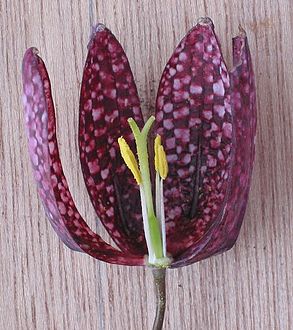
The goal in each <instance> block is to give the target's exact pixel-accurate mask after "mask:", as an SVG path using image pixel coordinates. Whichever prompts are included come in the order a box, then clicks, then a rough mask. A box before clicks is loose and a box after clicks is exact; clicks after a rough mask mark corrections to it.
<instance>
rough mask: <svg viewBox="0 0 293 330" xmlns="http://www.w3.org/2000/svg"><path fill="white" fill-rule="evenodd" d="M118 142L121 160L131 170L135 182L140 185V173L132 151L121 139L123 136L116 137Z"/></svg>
mask: <svg viewBox="0 0 293 330" xmlns="http://www.w3.org/2000/svg"><path fill="white" fill-rule="evenodd" d="M118 144H119V147H120V152H121V156H122V158H123V160H124V161H125V164H126V165H127V167H128V168H129V169H130V171H131V172H132V174H133V176H134V178H135V180H136V182H137V184H138V185H140V184H141V183H142V180H141V174H140V171H139V169H138V164H137V160H136V158H135V156H134V154H133V152H132V151H131V149H130V147H129V145H128V144H127V142H126V141H125V140H124V139H123V137H120V138H119V139H118Z"/></svg>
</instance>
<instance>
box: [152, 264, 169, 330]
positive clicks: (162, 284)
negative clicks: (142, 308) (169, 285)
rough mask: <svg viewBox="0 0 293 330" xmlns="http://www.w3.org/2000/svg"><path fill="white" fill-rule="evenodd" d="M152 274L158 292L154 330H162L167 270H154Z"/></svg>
mask: <svg viewBox="0 0 293 330" xmlns="http://www.w3.org/2000/svg"><path fill="white" fill-rule="evenodd" d="M152 273H153V277H154V284H155V290H156V317H155V321H154V324H153V330H161V329H162V327H163V323H164V316H165V309H166V269H165V268H153V270H152Z"/></svg>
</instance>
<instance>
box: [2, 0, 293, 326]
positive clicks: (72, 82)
mask: <svg viewBox="0 0 293 330" xmlns="http://www.w3.org/2000/svg"><path fill="white" fill-rule="evenodd" d="M290 3H291V0H230V1H229V0H226V1H218V0H205V1H204V0H201V1H199V0H180V1H179V0H177V1H176V0H172V1H163V0H161V1H160V0H158V1H156V0H143V1H135V0H104V1H103V0H97V1H96V4H95V5H94V17H95V19H96V18H97V19H98V20H99V21H101V22H104V23H105V24H106V25H107V26H108V27H109V28H110V29H111V30H112V31H113V32H114V33H115V34H116V36H117V37H118V39H119V40H120V41H121V43H122V44H123V46H124V47H125V50H126V52H127V54H128V56H129V60H130V63H131V66H132V68H133V71H134V75H135V78H136V81H137V85H138V89H139V94H140V97H141V100H142V104H143V109H144V113H145V114H146V115H147V114H149V113H151V112H152V111H153V107H154V100H155V95H156V89H157V86H158V82H159V79H160V74H161V72H162V70H163V67H164V65H165V63H166V61H167V59H168V58H169V56H170V55H171V53H172V51H173V49H174V47H175V45H176V44H177V43H178V42H179V40H180V39H181V38H182V37H183V35H184V34H185V32H186V31H187V30H189V29H190V28H191V27H192V25H193V24H194V23H195V21H196V19H197V18H198V17H200V16H204V15H208V16H211V17H212V18H213V19H214V22H215V26H216V30H217V32H218V34H219V37H220V39H221V40H222V46H223V52H224V54H225V55H226V56H227V58H228V64H231V37H232V36H233V35H234V34H235V33H237V27H238V23H241V24H242V25H243V26H244V27H245V29H246V30H247V33H248V37H249V41H250V45H251V50H252V54H253V59H254V64H255V71H256V78H257V89H258V137H257V156H256V163H255V168H254V176H253V182H252V189H251V194H250V202H249V205H248V209H247V212H246V217H245V222H244V225H243V228H242V230H241V234H240V237H239V240H238V242H237V244H236V247H235V248H233V249H232V250H231V251H229V252H227V253H225V254H223V255H220V256H216V257H213V258H211V259H209V260H205V261H203V262H200V263H198V264H195V265H193V266H189V267H187V268H182V269H179V270H173V271H169V272H168V307H167V315H166V322H165V329H201V330H206V329H207V330H209V329H211V330H218V329H228V330H230V329H243V330H249V329H257V330H258V329H266V330H267V329H278V330H279V329H280V330H286V329H293V315H292V314H293V298H292V297H293V274H292V273H293V272H292V270H293V252H292V251H293V174H292V170H293V127H292V126H293V109H292V105H293V56H292V51H293V37H292V35H293V11H292V4H291V6H290ZM88 36H89V11H88V2H87V1H77V0H73V1H69V0H66V1H65V0H64V1H61V0H59V1H58V0H52V1H32V0H30V1H21V0H1V1H0V46H1V47H0V75H1V79H0V91H1V95H0V98H1V99H0V110H1V122H0V133H1V136H0V155H1V184H0V189H1V194H0V200H1V222H0V264H1V269H0V329H29V330H30V329H40V330H43V329H50V330H51V329H58V330H59V329H60V330H63V329H82V330H86V329H101V330H102V329H114V330H115V329H150V328H151V324H152V322H153V317H154V305H153V304H154V294H153V284H152V277H151V274H150V270H148V269H143V268H130V267H119V266H111V265H106V264H104V263H101V262H97V261H96V260H93V259H91V258H90V257H88V256H86V255H83V254H79V253H73V252H71V251H70V250H69V249H67V248H66V247H65V246H63V245H62V244H61V243H60V242H59V241H58V239H57V236H56V235H55V234H54V233H53V230H52V228H51V227H50V225H49V224H48V222H47V221H46V219H45V215H44V211H43V209H42V207H41V205H40V203H39V201H38V198H37V196H36V187H35V185H34V182H33V178H32V173H31V169H30V163H29V160H28V155H27V152H26V151H27V144H26V137H25V134H24V125H23V112H22V105H21V102H20V99H21V60H22V56H23V53H24V51H25V49H26V48H27V47H30V46H33V45H34V46H36V47H38V48H39V50H40V54H41V56H42V57H43V58H44V60H45V62H46V64H47V68H48V70H49V72H50V76H51V81H52V85H53V95H54V98H55V103H56V111H57V119H58V137H59V141H60V148H61V156H62V160H63V164H64V168H65V172H66V175H67V177H68V181H69V184H70V188H71V190H72V193H73V196H74V198H75V201H76V203H77V205H78V208H79V210H80V211H81V214H82V215H84V216H85V218H86V219H88V222H89V223H90V225H91V226H92V227H94V226H95V225H96V224H95V216H94V212H93V209H92V207H91V205H90V201H89V198H88V196H87V194H86V189H85V186H84V183H83V179H82V174H81V170H80V165H79V159H78V148H77V126H78V102H79V87H80V82H81V76H82V69H83V64H84V61H85V56H86V46H87V42H88ZM97 229H98V230H99V232H103V229H102V228H101V225H98V228H97Z"/></svg>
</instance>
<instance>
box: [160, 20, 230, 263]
mask: <svg viewBox="0 0 293 330" xmlns="http://www.w3.org/2000/svg"><path fill="white" fill-rule="evenodd" d="M229 93H230V79H229V74H228V73H227V68H226V65H225V63H224V60H223V57H222V54H221V50H220V46H219V43H218V41H217V37H216V35H215V33H214V29H213V24H212V22H211V21H210V20H209V19H202V20H201V22H199V23H198V24H197V25H196V26H195V27H194V28H193V29H192V30H191V31H190V32H189V33H188V34H187V35H186V36H185V37H184V39H183V40H182V41H181V42H180V44H179V45H178V47H177V48H176V50H175V52H174V54H173V55H172V57H171V58H170V60H169V62H168V64H167V66H166V68H165V70H164V72H163V76H162V79H161V82H160V86H159V91H158V98H157V112H156V119H157V122H158V127H157V133H158V134H160V135H161V136H162V140H163V144H164V146H165V148H166V154H167V159H168V164H169V174H168V177H167V179H166V180H165V183H164V199H165V210H166V230H167V250H168V252H170V253H171V254H172V256H173V257H175V259H176V256H178V255H180V254H181V253H183V252H184V251H186V250H187V249H188V248H189V247H191V246H193V245H194V243H195V242H198V241H199V240H200V239H201V238H202V237H204V236H205V234H206V233H207V232H208V231H209V230H210V228H211V227H212V226H214V224H215V219H217V217H218V215H219V214H220V213H221V212H222V210H223V202H224V199H225V196H226V194H227V189H228V173H229V169H230V167H231V147H232V134H233V131H232V116H231V106H230V94H229Z"/></svg>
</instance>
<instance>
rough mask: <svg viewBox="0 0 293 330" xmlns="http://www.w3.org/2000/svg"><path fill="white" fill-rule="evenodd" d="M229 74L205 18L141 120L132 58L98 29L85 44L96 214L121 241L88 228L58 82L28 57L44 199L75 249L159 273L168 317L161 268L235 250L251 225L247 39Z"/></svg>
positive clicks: (34, 147)
mask: <svg viewBox="0 0 293 330" xmlns="http://www.w3.org/2000/svg"><path fill="white" fill-rule="evenodd" d="M233 65H234V67H233V69H232V70H231V71H229V70H228V69H227V67H226V64H225V62H224V60H223V56H222V53H221V49H220V45H219V42H218V39H217V37H216V35H215V32H214V27H213V24H212V22H211V20H210V19H208V18H204V19H201V20H199V22H198V24H197V25H196V26H195V27H194V28H192V29H191V30H190V31H189V32H188V33H187V35H186V36H185V37H184V38H183V40H182V41H181V42H180V43H179V45H178V47H177V48H176V49H175V51H174V53H173V55H172V56H171V58H170V60H169V61H168V63H167V65H166V67H165V69H164V72H163V75H162V78H161V81H160V84H159V89H158V95H157V101H156V113H155V117H154V116H151V117H150V118H149V119H148V120H147V121H146V123H145V124H144V119H143V116H142V112H141V109H140V102H139V98H138V94H137V89H136V86H135V83H134V80H133V75H132V72H131V69H130V66H129V63H128V60H127V57H126V55H125V53H124V51H123V49H122V47H121V45H120V44H119V42H118V41H117V39H116V38H115V37H114V36H113V34H112V33H111V32H110V31H109V30H108V29H107V28H106V27H105V26H104V25H101V24H99V25H97V26H96V28H95V29H94V32H93V34H92V36H91V40H90V42H89V45H88V56H87V59H86V63H85V68H84V74H83V80H82V86H81V96H80V117H79V136H78V138H79V149H80V160H81V168H82V172H83V176H84V180H85V184H86V187H87V190H88V193H89V196H90V199H91V202H92V205H93V207H94V209H95V210H96V213H97V215H98V217H99V219H100V220H101V221H102V223H103V225H104V226H105V228H106V229H107V231H108V233H109V234H110V236H111V237H112V239H113V241H114V242H115V243H116V246H117V247H113V246H111V245H109V244H108V243H106V242H105V241H104V240H103V239H102V238H101V237H100V236H99V235H98V234H96V233H95V232H93V231H92V230H91V229H90V228H89V227H88V225H87V224H86V222H85V221H84V219H83V218H82V216H81V215H80V213H79V212H78V210H77V208H76V206H75V204H74V201H73V199H72V196H71V194H70V191H69V188H68V184H67V181H66V178H65V176H64V173H63V169H62V164H61V161H60V156H59V151H58V144H57V139H56V121H55V113H54V105H53V100H52V95H51V86H50V81H49V77H48V73H47V71H46V68H45V65H44V62H43V61H42V59H41V58H40V57H39V56H38V55H37V50H36V49H35V48H30V49H28V50H27V52H26V53H25V56H24V60H23V90H24V95H23V102H24V106H25V121H26V127H27V134H28V139H29V152H30V158H31V162H32V167H33V171H34V176H35V179H36V182H37V185H38V193H39V197H40V199H41V201H42V203H43V205H44V208H45V211H46V214H47V217H48V219H49V221H50V222H51V224H52V226H53V228H54V230H55V231H56V233H57V234H58V236H59V238H60V239H61V240H62V241H63V242H64V243H65V244H66V245H67V246H68V247H69V248H71V249H73V250H76V251H79V252H85V253H87V254H89V255H91V256H92V257H94V258H96V259H99V260H102V261H105V262H109V263H114V264H120V265H129V266H143V265H150V266H151V267H152V268H153V269H154V275H155V283H156V287H157V295H158V298H160V299H158V306H157V316H156V321H155V325H154V328H156V329H160V328H161V326H162V323H163V316H164V308H165V301H164V294H165V286H164V281H165V269H166V268H177V267H182V266H186V265H190V264H192V263H194V262H197V261H199V260H202V259H204V258H207V257H210V256H212V255H214V254H217V253H221V252H223V251H226V250H228V249H230V248H231V247H232V246H233V245H234V243H235V241H236V239H237V236H238V233H239V230H240V227H241V223H242V220H243V217H244V213H245V208H246V204H247V199H248V192H249V186H250V181H251V173H252V165H253V160H254V139H255V130H256V107H255V85H254V75H253V69H252V63H251V57H250V52H249V48H248V43H247V38H246V35H245V32H244V31H243V30H242V29H240V34H239V35H238V36H237V37H235V38H234V39H233Z"/></svg>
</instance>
